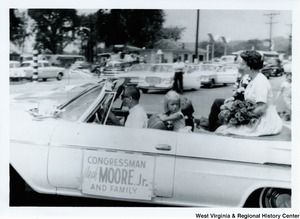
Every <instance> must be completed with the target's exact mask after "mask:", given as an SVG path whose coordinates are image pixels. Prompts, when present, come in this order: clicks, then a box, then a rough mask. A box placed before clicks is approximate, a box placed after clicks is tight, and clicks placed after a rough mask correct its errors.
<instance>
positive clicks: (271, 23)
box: [264, 13, 279, 51]
mask: <svg viewBox="0 0 300 219" xmlns="http://www.w3.org/2000/svg"><path fill="white" fill-rule="evenodd" d="M264 15H265V16H269V18H270V22H269V23H266V24H270V39H269V42H270V44H269V50H270V51H272V47H273V45H272V26H273V24H276V23H278V22H273V16H275V15H279V13H270V14H264Z"/></svg>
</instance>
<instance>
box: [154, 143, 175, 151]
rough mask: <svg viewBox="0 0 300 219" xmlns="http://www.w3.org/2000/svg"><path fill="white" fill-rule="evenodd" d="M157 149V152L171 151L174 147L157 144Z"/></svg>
mask: <svg viewBox="0 0 300 219" xmlns="http://www.w3.org/2000/svg"><path fill="white" fill-rule="evenodd" d="M155 148H156V149H157V150H161V151H170V150H171V149H172V147H171V146H170V145H167V144H157V145H156V146H155Z"/></svg>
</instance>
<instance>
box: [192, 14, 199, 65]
mask: <svg viewBox="0 0 300 219" xmlns="http://www.w3.org/2000/svg"><path fill="white" fill-rule="evenodd" d="M199 16H200V10H199V9H198V10H197V26H196V43H195V44H196V45H195V60H197V62H198V36H199ZM193 61H194V60H193Z"/></svg>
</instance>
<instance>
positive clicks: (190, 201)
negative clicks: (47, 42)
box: [10, 80, 292, 208]
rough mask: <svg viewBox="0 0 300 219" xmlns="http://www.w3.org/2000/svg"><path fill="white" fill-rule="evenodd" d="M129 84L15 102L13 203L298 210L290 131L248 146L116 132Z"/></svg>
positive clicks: (191, 136)
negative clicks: (32, 195)
mask: <svg viewBox="0 0 300 219" xmlns="http://www.w3.org/2000/svg"><path fill="white" fill-rule="evenodd" d="M124 85H125V84H124V83H123V81H122V80H116V81H107V80H106V81H101V82H99V83H95V84H93V83H90V84H84V85H78V86H72V87H65V88H63V89H58V90H56V91H55V90H52V91H51V93H50V94H51V95H49V92H39V93H29V94H21V95H19V96H16V95H15V96H14V97H13V99H12V100H11V101H10V104H11V106H10V109H11V113H10V165H11V166H10V170H11V174H10V177H11V178H10V193H11V195H10V197H15V195H16V198H17V199H18V200H22V195H24V193H26V192H29V191H30V188H31V189H33V190H34V191H36V192H38V193H42V194H53V195H63V196H74V197H85V198H91V199H111V200H122V201H129V202H132V201H134V202H141V203H156V204H164V205H175V206H181V205H182V206H202V207H244V206H248V204H249V203H251V205H252V206H255V207H272V208H273V207H290V206H291V184H292V183H291V157H292V156H291V141H290V140H291V139H290V137H291V136H290V134H291V132H290V129H289V128H287V127H285V128H284V130H283V132H282V133H281V134H280V135H277V136H266V137H251V138H247V137H228V136H220V135H217V134H214V133H207V132H201V131H198V132H194V133H181V132H174V131H166V130H159V129H151V128H148V129H132V128H126V127H121V126H114V125H112V124H111V121H110V120H109V118H108V115H109V113H111V112H112V113H114V114H115V115H116V116H117V117H119V118H124V117H126V115H128V109H127V108H122V107H118V108H116V106H117V105H118V101H120V99H119V98H118V97H119V96H120V95H121V93H122V92H123V88H124ZM63 94H65V95H63ZM67 97H69V98H67ZM61 101H65V103H63V104H61ZM54 102H57V104H58V106H57V107H54ZM37 103H39V104H37ZM43 104H46V105H47V104H48V105H49V106H51V107H43ZM44 106H45V105H44ZM146 110H147V109H146ZM150 116H151V114H149V117H150ZM25 129H26V130H30V131H29V132H28V131H26V130H25ZM13 173H16V174H13ZM25 183H26V185H27V186H26V190H25V186H24V184H25ZM22 188H23V190H22Z"/></svg>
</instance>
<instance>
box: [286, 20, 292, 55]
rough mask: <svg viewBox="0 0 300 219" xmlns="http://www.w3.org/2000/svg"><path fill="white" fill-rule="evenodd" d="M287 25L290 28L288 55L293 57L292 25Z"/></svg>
mask: <svg viewBox="0 0 300 219" xmlns="http://www.w3.org/2000/svg"><path fill="white" fill-rule="evenodd" d="M287 25H288V26H290V33H289V49H288V54H289V55H292V24H287Z"/></svg>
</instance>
